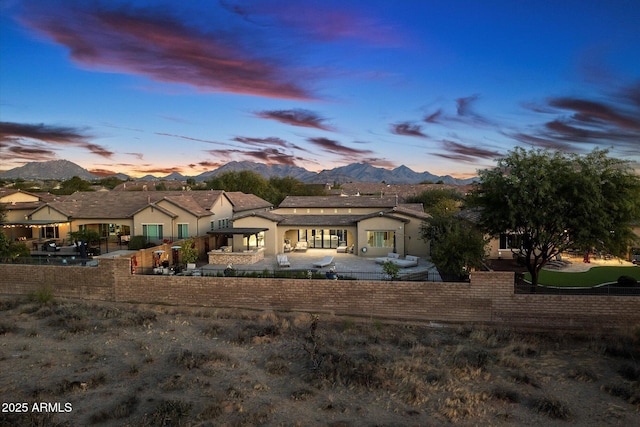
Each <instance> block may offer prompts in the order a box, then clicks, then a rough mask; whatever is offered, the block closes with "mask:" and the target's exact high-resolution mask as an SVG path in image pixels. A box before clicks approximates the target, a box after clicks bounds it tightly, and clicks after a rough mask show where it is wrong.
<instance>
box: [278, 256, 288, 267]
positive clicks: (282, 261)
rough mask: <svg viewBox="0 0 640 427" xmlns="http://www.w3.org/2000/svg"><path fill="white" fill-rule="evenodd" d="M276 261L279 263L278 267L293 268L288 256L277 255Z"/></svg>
mask: <svg viewBox="0 0 640 427" xmlns="http://www.w3.org/2000/svg"><path fill="white" fill-rule="evenodd" d="M276 260H277V261H278V267H291V263H290V262H289V259H288V258H287V256H286V255H283V254H279V255H276Z"/></svg>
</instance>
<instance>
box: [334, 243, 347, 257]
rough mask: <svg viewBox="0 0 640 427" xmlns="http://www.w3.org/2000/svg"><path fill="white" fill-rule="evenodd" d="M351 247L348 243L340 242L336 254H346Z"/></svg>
mask: <svg viewBox="0 0 640 427" xmlns="http://www.w3.org/2000/svg"><path fill="white" fill-rule="evenodd" d="M348 249H349V247H348V246H347V242H340V245H339V246H338V247H337V248H336V252H337V253H339V254H346V253H347V250H348Z"/></svg>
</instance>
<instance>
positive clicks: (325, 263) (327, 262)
mask: <svg viewBox="0 0 640 427" xmlns="http://www.w3.org/2000/svg"><path fill="white" fill-rule="evenodd" d="M332 262H333V257H332V256H326V257H324V258H322V259H321V260H320V261H318V262H314V263H313V266H314V267H326V266H328V265H331V263H332Z"/></svg>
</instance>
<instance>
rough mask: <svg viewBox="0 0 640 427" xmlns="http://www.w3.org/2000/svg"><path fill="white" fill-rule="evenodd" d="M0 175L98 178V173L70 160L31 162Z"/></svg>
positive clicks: (62, 178) (12, 176)
mask: <svg viewBox="0 0 640 427" xmlns="http://www.w3.org/2000/svg"><path fill="white" fill-rule="evenodd" d="M0 176H2V177H3V178H23V179H59V180H67V179H70V178H73V177H74V176H77V177H79V178H82V179H85V180H94V179H98V178H99V177H98V176H97V175H94V174H92V173H91V172H89V171H88V170H86V169H84V168H82V167H81V166H78V165H77V164H75V163H73V162H70V161H69V160H48V161H46V162H30V163H27V164H25V165H24V166H20V167H17V168H13V169H10V170H8V171H6V172H4V173H2V174H1V175H0Z"/></svg>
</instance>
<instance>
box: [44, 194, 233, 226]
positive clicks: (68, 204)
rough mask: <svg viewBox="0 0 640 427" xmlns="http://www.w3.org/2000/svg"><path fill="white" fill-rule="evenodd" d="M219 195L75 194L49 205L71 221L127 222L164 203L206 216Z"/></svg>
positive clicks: (58, 199)
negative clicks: (136, 214)
mask: <svg viewBox="0 0 640 427" xmlns="http://www.w3.org/2000/svg"><path fill="white" fill-rule="evenodd" d="M222 194H223V192H222V191H219V190H216V191H109V192H77V193H73V194H71V195H70V196H65V197H60V198H57V199H56V200H54V201H51V202H49V203H48V205H49V206H51V207H52V208H55V209H57V210H59V211H60V212H62V213H64V214H65V215H67V216H70V217H72V218H74V219H78V218H86V219H92V218H96V219H97V218H130V217H132V216H133V214H134V213H136V212H138V211H140V210H141V209H143V208H144V207H146V206H148V205H150V204H152V203H153V204H155V203H158V202H159V201H161V200H163V199H164V200H167V201H169V202H170V203H172V204H174V205H177V206H181V207H182V208H183V209H185V210H187V211H189V212H191V213H193V214H194V215H196V216H206V215H210V214H211V213H210V212H209V211H208V209H210V208H211V207H212V206H213V203H214V202H215V200H217V199H218V197H220V196H221V195H222Z"/></svg>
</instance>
